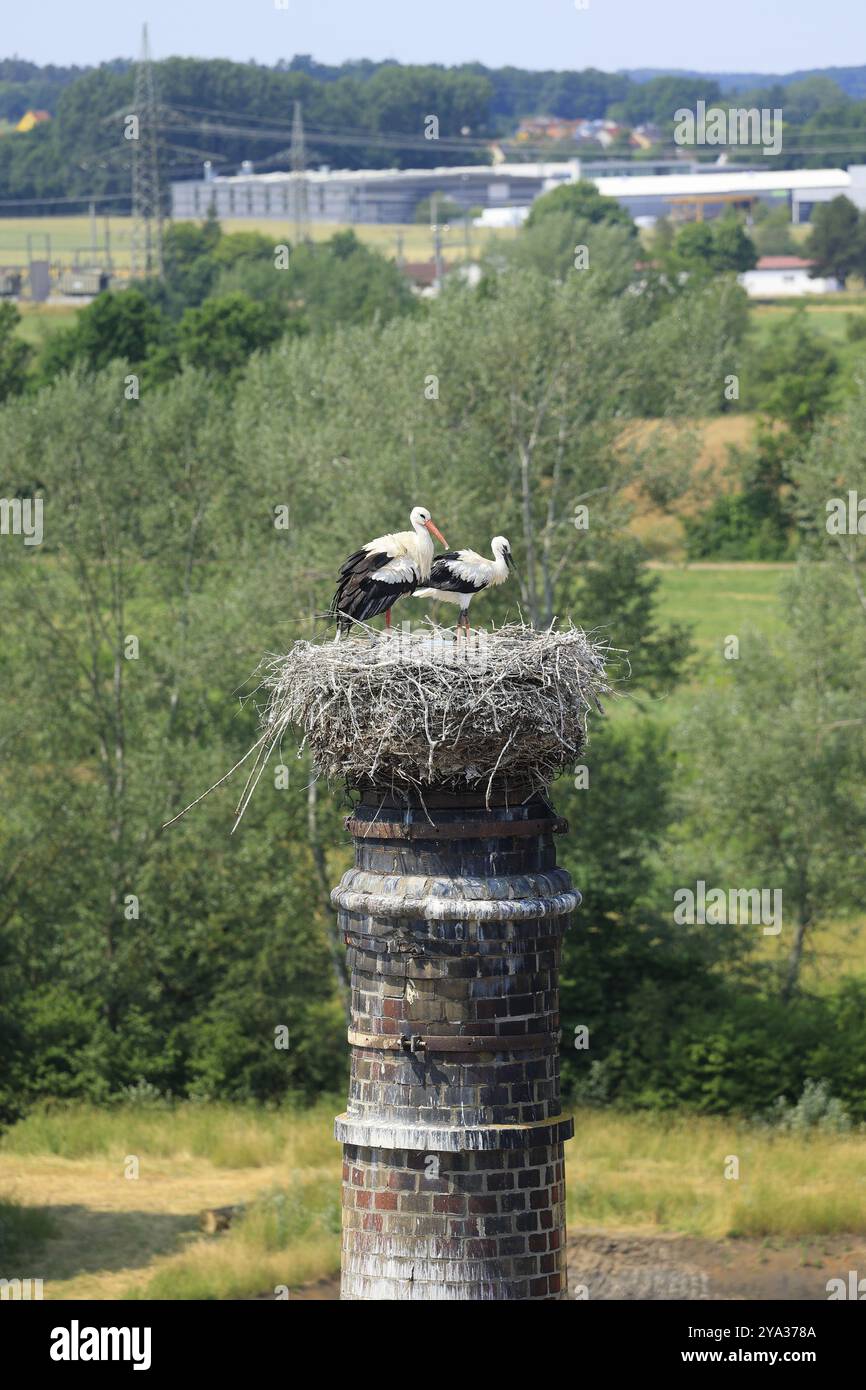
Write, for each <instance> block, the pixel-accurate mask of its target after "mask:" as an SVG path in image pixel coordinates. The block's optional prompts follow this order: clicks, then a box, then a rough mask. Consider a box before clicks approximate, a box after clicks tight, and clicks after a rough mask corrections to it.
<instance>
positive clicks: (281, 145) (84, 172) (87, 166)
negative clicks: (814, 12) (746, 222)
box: [0, 56, 866, 212]
mask: <svg viewBox="0 0 866 1390" xmlns="http://www.w3.org/2000/svg"><path fill="white" fill-rule="evenodd" d="M154 74H155V79H156V87H157V92H158V98H159V102H160V104H161V106H162V107H163V115H162V119H161V122H160V134H159V140H160V165H161V172H162V177H163V182H164V185H165V186H166V187H167V184H168V183H169V182H170V181H171V180H172V179H184V178H194V177H197V176H199V175H200V173H201V167H202V161H203V160H204V159H205V158H210V159H211V160H212V161H213V162H214V165H215V167H216V168H217V169H218V170H219V171H220V172H229V173H234V172H236V171H237V169H238V167H239V165H240V162H241V161H242V160H247V159H249V160H252V161H253V162H254V165H255V167H256V169H258V170H260V171H267V170H269V169H284V168H286V167H287V154H286V147H287V145H288V143H289V129H290V126H291V121H292V113H293V106H294V103H295V102H296V101H300V102H301V103H302V106H303V113H304V121H305V126H306V129H307V139H306V144H307V156H308V159H309V162H310V163H311V164H312V165H318V164H327V165H329V166H331V167H333V168H383V167H398V168H400V167H403V168H406V167H409V168H411V167H419V168H426V167H433V166H438V165H448V164H465V163H483V162H486V161H487V160H488V159H489V158H490V153H489V149H488V148H487V146H488V143H489V142H490V141H491V140H493V139H501V138H503V137H508V136H511V135H513V133H514V131H515V128H516V125H517V122H518V121H519V119H520V118H521V117H523V116H529V115H535V114H545V115H553V116H560V117H562V118H565V119H574V118H576V117H579V116H580V117H587V118H596V117H609V118H611V119H613V120H616V121H618V122H621V123H623V124H624V125H625V126H628V127H631V126H635V125H640V124H644V123H647V122H649V123H651V124H652V125H654V126H655V127H657V128H658V136H657V143H656V145H655V146H653V147H652V148H651V149H649V150H644V151H641V150H637V151H636V150H633V149H630V147H629V145H628V142H627V141H625V142H624V143H622V142H621V147H620V146H617V149H616V153H617V155H625V156H627V157H635V158H637V159H640V158H645V157H652V156H653V155H656V156H657V155H658V154H659V153H662V152H663V151H664V150H665V149H667V151H668V153H670V149H671V148H672V140H673V132H674V116H675V112H676V111H677V110H678V109H680V108H685V109H689V110H693V109H695V104H696V102H697V101H698V100H703V101H705V102H706V103H707V105H709V106H712V105H713V104H714V103H718V104H721V105H723V106H727V105H730V104H731V102H733V103H734V104H735V105H737V106H747V107H748V106H754V107H759V108H765V109H768V110H771V111H775V110H777V109H779V110H781V111H782V120H783V122H784V141H783V148H782V150H781V152H780V154H779V155H777V156H776V157H774V161H773V163H774V167H779V168H797V167H801V166H807V167H819V166H822V165H828V164H830V165H838V164H840V163H841V164H843V165H844V164H847V163H849V162H851V163H855V162H858V161H859V162H863V161H864V160H866V100H863V99H862V98H858V97H853V96H849V95H848V94H847V92H846V91H845V90H844V89H843V87H842V86H840V85H839V83H838V82H836V81H835V80H834V79H833V78H832V77H829V76H824V75H821V74H815V75H812V76H807V77H804V78H802V79H800V80H799V81H796V82H791V83H788V84H784V85H783V83H781V82H777V83H775V84H771V85H769V86H763V87H757V88H755V89H752V90H746V91H742V92H737V93H736V96H735V97H733V96H732V95H731V94H730V93H723V91H722V89H721V87H720V85H719V83H718V82H717V81H716V80H715V79H714V78H707V77H699V76H698V77H696V76H692V75H677V76H659V77H653V78H650V79H649V80H648V81H645V82H635V81H633V80H632V79H630V78H629V77H628V76H626V75H623V74H618V73H605V72H602V71H599V70H597V69H593V68H587V69H584V70H582V71H560V72H555V71H542V72H531V71H528V70H525V69H521V68H516V67H504V68H489V67H486V66H484V65H483V64H481V63H467V64H462V65H459V66H455V67H448V68H446V67H442V66H436V65H432V64H427V65H424V66H409V65H404V64H399V63H395V62H382V63H373V62H355V63H349V64H344V65H342V66H341V67H329V66H328V65H326V64H320V63H317V62H315V61H314V60H313V59H311V58H309V57H304V56H299V57H295V58H293V59H292V60H290V61H280V62H278V63H276V64H275V65H273V66H270V67H269V66H265V65H262V64H256V63H237V62H232V61H229V60H226V59H195V58H180V57H171V58H165V59H162V60H160V61H159V62H157V63H155V64H154ZM134 80H135V77H134V64H133V63H132V62H131V61H129V60H115V61H113V62H110V63H103V64H100V65H99V66H98V67H93V68H89V69H86V70H80V69H75V68H65V69H63V68H37V67H36V66H35V65H33V64H28V63H24V62H22V61H21V60H17V59H7V60H5V61H4V62H2V63H0V120H2V119H4V118H5V119H7V120H17V119H18V117H19V116H20V115H21V114H22V113H23V111H25V110H27V109H30V108H32V107H36V108H44V109H47V110H48V111H49V112H50V113H51V114H52V115H53V119H52V120H51V121H50V122H46V123H44V124H42V125H39V126H37V127H35V128H34V129H33V130H32V131H29V132H27V133H22V134H15V135H14V136H13V135H12V134H11V133H9V132H7V133H6V134H5V135H3V136H2V138H0V189H2V190H3V197H4V198H5V199H8V200H27V201H28V202H29V203H31V204H32V207H31V209H30V210H31V211H33V212H38V211H40V210H42V211H48V210H49V208H50V203H49V202H48V200H50V199H57V198H71V199H81V200H86V199H88V198H90V197H97V198H111V199H113V202H112V206H113V207H115V209H116V211H118V212H121V211H124V210H125V209H126V206H127V204H126V201H125V200H126V199H127V197H128V194H129V188H130V149H129V141H128V140H126V139H124V128H125V127H124V116H125V115H126V114H127V113H129V112H130V111H132V110H133V109H134ZM853 89H854V90H858V89H857V88H856V84H854V87H853ZM431 114H433V115H435V116H436V117H437V118H438V121H439V138H438V139H437V140H430V139H426V138H425V121H426V118H427V117H428V116H429V115H431ZM538 153H539V152H538V150H537V149H536V148H534V147H532V148H530V147H527V150H526V151H525V152H524V155H525V157H531V158H536V157H538ZM569 153H572V154H574V153H580V151H579V150H578V148H577V147H576V146H575V147H574V148H573V149H568V148H566V146H565V145H564V144H559V145H557V146H556V149H555V151H554V157H556V158H563V157H565V156H566V155H567V154H569ZM690 153H691V154H692V156H693V157H694V158H701V159H703V158H705V159H715V158H716V157H717V156H718V153H719V150H718V148H716V147H706V146H701V147H695V148H694V149H693V150H692V151H691V152H690ZM603 154H604V151H602V150H600V149H599V150H598V151H596V155H597V156H599V155H603ZM729 154H730V156H731V157H732V158H734V159H745V160H751V161H752V162H754V160H755V157H756V153H755V151H754V149H751V148H748V147H742V148H738V147H736V146H735V147H732V149H731V150H730V151H729ZM512 157H524V156H521V154H520V147H515V149H514V150H512ZM40 200H45V202H44V203H40Z"/></svg>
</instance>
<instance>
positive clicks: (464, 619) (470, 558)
mask: <svg viewBox="0 0 866 1390" xmlns="http://www.w3.org/2000/svg"><path fill="white" fill-rule="evenodd" d="M490 549H491V550H492V551H493V559H492V560H488V559H487V557H486V555H479V554H478V552H477V551H475V550H446V551H445V553H444V555H437V556H436V559H435V561H434V563H433V567H432V569H431V571H430V583H429V584H428V586H427V587H426V588H424V589H416V590H415V597H416V598H439V599H444V600H445V602H446V603H457V604H459V605H460V617H459V618H458V619H457V627H458V629H459V628H460V626H461V624H462V625H463V627H464V628H465V630H466V633H467V635H468V633H469V605H470V603H471V602H472V600H473V599H474V597H475V595H476V594H480V593H482V592H483V591H484V590H485V589H492V588H495V587H496V586H497V585H498V584H504V583H505V581H506V579H507V578H508V571H509V570H510V569H513V567H514V561H513V560H512V558H511V542H510V541H508V540H506V538H505V536H494V537H493V540H492V541H491V542H490Z"/></svg>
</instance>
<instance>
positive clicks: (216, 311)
mask: <svg viewBox="0 0 866 1390" xmlns="http://www.w3.org/2000/svg"><path fill="white" fill-rule="evenodd" d="M285 327H286V317H285V313H284V311H283V308H282V306H281V305H279V304H277V303H274V302H272V301H271V302H267V303H262V304H259V303H256V302H255V301H254V300H252V299H248V298H247V297H246V296H245V295H243V294H227V295H224V296H223V297H222V298H219V299H207V300H205V302H204V304H202V305H201V307H200V308H198V309H187V310H186V312H185V313H184V315H183V318H182V319H181V321H180V323H179V324H178V330H177V345H178V351H179V353H180V356H181V357H182V359H183V360H184V361H185V362H188V363H189V364H190V365H191V366H193V367H202V368H204V369H205V370H207V371H212V372H217V373H219V374H220V375H223V376H231V375H232V374H233V373H236V372H238V371H240V370H241V368H242V367H243V366H244V365H245V363H246V361H247V359H248V358H249V357H250V356H251V354H252V353H254V352H258V351H260V350H261V349H263V348H267V347H270V345H271V344H272V343H275V342H276V341H277V339H278V338H280V337H282V335H283V333H284V331H285Z"/></svg>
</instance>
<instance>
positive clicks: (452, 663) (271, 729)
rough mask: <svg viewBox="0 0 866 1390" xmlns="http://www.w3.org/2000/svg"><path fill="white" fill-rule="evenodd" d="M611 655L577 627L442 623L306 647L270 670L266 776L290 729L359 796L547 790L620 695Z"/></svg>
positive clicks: (274, 659)
mask: <svg viewBox="0 0 866 1390" xmlns="http://www.w3.org/2000/svg"><path fill="white" fill-rule="evenodd" d="M609 651H610V648H609V647H608V646H607V645H606V644H604V643H601V642H598V641H593V640H591V639H590V638H589V637H588V636H587V635H586V633H584V632H582V631H581V630H580V629H578V628H575V627H567V628H564V629H561V630H560V629H557V628H556V627H551V628H549V629H547V630H545V631H541V632H539V631H536V630H535V629H533V628H529V627H525V626H524V625H523V624H510V625H508V626H506V627H502V628H499V629H496V630H494V631H492V632H481V631H476V632H475V633H474V634H473V635H472V637H471V638H470V639H468V640H467V639H466V638H464V637H457V638H455V636H454V633H453V631H451V630H449V629H445V628H440V627H437V626H436V625H434V624H432V623H429V624H427V625H425V626H424V627H423V628H421V629H420V630H416V631H413V632H411V633H410V632H408V631H407V630H405V629H403V630H398V629H394V630H393V631H392V632H390V633H387V632H376V633H374V632H372V630H370V631H369V632H368V634H367V635H365V636H362V637H348V638H344V639H343V640H341V641H337V642H325V643H315V642H304V641H299V642H295V644H294V645H293V647H292V649H291V651H290V652H289V653H288V654H287V655H285V656H271V657H268V658H266V660H265V661H264V662H263V663H262V666H261V668H260V671H259V675H260V685H259V692H261V691H265V692H267V696H268V699H267V703H266V705H265V707H264V708H263V709H262V711H261V715H262V734H263V737H262V743H261V748H260V759H261V761H260V760H257V762H260V765H263V762H266V761H267V757H268V755H269V753H270V751H271V750H272V749H273V748H275V747H276V746H277V745H278V744H279V743H280V741H281V739H282V738H283V735H284V734H285V733H286V731H287V730H288V729H290V728H294V729H295V730H296V731H298V732H299V733H300V735H301V747H303V746H304V744H306V745H308V746H309V748H310V751H311V754H312V758H313V763H314V766H315V768H316V770H317V771H318V772H319V773H320V774H321V775H323V776H325V777H327V778H329V779H334V778H345V779H347V781H348V782H349V783H350V784H351V785H358V784H361V783H367V782H371V781H372V782H375V783H377V784H379V785H387V786H390V787H392V788H394V789H395V790H401V791H404V790H406V789H408V788H413V787H414V788H423V787H424V786H429V785H431V784H434V783H435V784H436V785H437V786H446V787H453V788H461V787H462V788H466V787H473V788H481V789H483V790H485V791H486V792H487V794H488V795H489V793H490V790H491V788H492V787H493V786H494V785H495V784H496V783H497V782H504V781H508V782H509V783H512V784H513V783H515V782H522V783H529V784H531V785H532V786H537V787H540V786H544V785H546V784H547V783H548V782H550V781H551V780H552V779H553V778H554V777H556V776H557V775H558V774H559V773H560V772H561V771H562V770H563V769H564V768H565V767H567V766H569V765H571V764H573V763H574V761H575V759H576V758H577V757H578V756H579V754H580V752H581V749H582V748H583V746H584V743H585V741H586V725H587V715H588V713H589V710H590V709H591V708H593V709H597V710H598V711H599V712H600V713H601V712H602V706H601V703H600V697H601V696H602V695H603V694H605V693H607V692H608V691H609V690H610V688H611V687H610V685H609V684H608V681H607V677H606V674H605V662H606V660H607V658H608V655H609Z"/></svg>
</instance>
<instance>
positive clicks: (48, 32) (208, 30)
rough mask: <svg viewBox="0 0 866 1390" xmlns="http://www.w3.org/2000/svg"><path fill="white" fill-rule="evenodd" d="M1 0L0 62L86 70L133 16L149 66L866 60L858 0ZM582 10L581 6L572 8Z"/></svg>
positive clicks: (127, 37) (865, 17) (693, 64)
mask: <svg viewBox="0 0 866 1390" xmlns="http://www.w3.org/2000/svg"><path fill="white" fill-rule="evenodd" d="M286 2H287V8H285V9H280V8H278V5H279V4H280V3H281V0H142V3H141V5H133V4H129V3H126V0H77V2H74V0H2V9H3V15H2V19H0V56H3V57H6V56H11V55H12V54H13V53H17V54H18V55H19V56H20V57H22V58H29V59H31V60H33V61H35V62H40V63H47V62H53V63H93V62H98V61H100V60H102V59H105V58H114V57H121V56H131V55H132V54H134V52H135V51H136V49H137V46H138V35H139V33H140V29H141V23H142V21H143V20H147V21H148V22H149V24H150V30H151V43H152V48H153V52H154V55H155V56H156V57H166V56H167V55H169V54H174V53H180V54H184V55H189V56H200V57H208V58H210V57H225V58H235V59H239V60H245V59H248V58H255V59H256V60H257V61H259V62H266V63H272V62H274V61H275V60H276V59H277V58H280V57H291V56H292V54H293V53H312V54H313V56H314V57H315V58H318V59H319V60H320V61H322V62H341V61H342V60H343V59H345V58H398V59H400V60H402V61H404V62H423V61H429V62H441V63H456V62H462V61H468V60H472V59H479V60H480V61H482V62H484V63H487V64H489V65H490V66H494V67H495V66H499V65H501V64H504V63H513V64H516V65H519V66H523V67H530V68H583V67H590V66H591V67H599V68H604V69H606V70H613V69H616V68H634V67H679V68H698V69H700V70H702V71H705V72H706V71H720V70H725V71H731V72H747V71H762V72H790V71H792V70H793V69H796V68H811V67H828V66H831V65H834V64H835V65H840V66H846V65H854V64H859V63H866V0H821V3H817V0H721V3H715V4H708V3H706V0H704V3H701V2H700V0H691V3H689V0H588V8H587V9H585V10H579V9H578V8H577V5H576V3H575V0H286ZM578 3H586V0H578Z"/></svg>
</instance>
